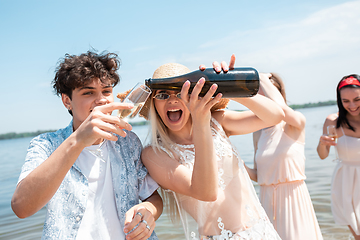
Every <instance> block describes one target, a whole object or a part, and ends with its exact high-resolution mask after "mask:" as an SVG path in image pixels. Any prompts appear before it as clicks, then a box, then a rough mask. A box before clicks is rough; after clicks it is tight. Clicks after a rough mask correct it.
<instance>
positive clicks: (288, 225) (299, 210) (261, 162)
mask: <svg viewBox="0 0 360 240" xmlns="http://www.w3.org/2000/svg"><path fill="white" fill-rule="evenodd" d="M285 124H286V123H285V122H284V121H282V122H281V123H279V124H277V125H275V126H273V127H269V128H266V129H262V130H260V131H261V134H260V137H259V141H258V149H257V151H256V155H255V161H256V164H257V176H258V183H259V185H260V202H261V204H262V205H263V207H264V209H265V211H266V213H267V215H268V216H269V218H270V220H271V222H272V223H273V224H274V227H275V229H276V231H277V232H278V233H279V235H280V237H281V238H282V239H283V240H304V239H309V240H310V239H311V240H316V239H323V237H322V234H321V231H320V227H319V224H318V221H317V219H316V215H315V211H314V207H313V204H312V202H311V198H310V194H309V191H308V189H307V186H306V184H305V182H304V180H305V178H306V176H305V153H304V146H305V144H304V143H302V142H298V141H295V140H294V139H292V138H291V137H289V136H288V135H287V134H286V133H285V132H284V130H283V128H284V126H285Z"/></svg>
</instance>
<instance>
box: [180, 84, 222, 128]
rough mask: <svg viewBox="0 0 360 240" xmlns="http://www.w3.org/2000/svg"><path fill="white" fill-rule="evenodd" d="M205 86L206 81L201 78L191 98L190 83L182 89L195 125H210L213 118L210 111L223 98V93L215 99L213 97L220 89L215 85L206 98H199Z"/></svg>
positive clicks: (183, 98) (182, 95) (183, 97)
mask: <svg viewBox="0 0 360 240" xmlns="http://www.w3.org/2000/svg"><path fill="white" fill-rule="evenodd" d="M204 84H205V79H204V78H200V79H199V81H198V82H197V83H196V85H195V87H194V89H193V91H192V93H191V95H190V96H188V95H189V89H190V82H189V81H186V82H185V83H184V85H183V87H182V89H181V99H182V100H183V101H184V103H185V105H186V106H187V108H188V109H189V111H190V113H191V117H192V119H193V121H194V122H193V123H194V124H196V123H199V124H206V123H209V122H210V118H211V112H210V109H211V108H212V107H213V106H214V105H215V104H216V103H217V102H219V101H220V99H221V97H222V94H221V93H218V94H217V95H216V96H215V97H214V98H213V97H212V96H213V95H214V94H215V92H216V90H217V88H218V86H217V84H213V85H212V86H211V87H210V89H209V90H208V92H207V93H206V94H205V96H204V97H199V94H200V92H201V90H202V88H203V87H204Z"/></svg>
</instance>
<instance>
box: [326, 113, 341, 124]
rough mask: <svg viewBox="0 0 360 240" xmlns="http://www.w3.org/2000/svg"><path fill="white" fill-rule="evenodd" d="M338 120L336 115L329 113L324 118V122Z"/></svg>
mask: <svg viewBox="0 0 360 240" xmlns="http://www.w3.org/2000/svg"><path fill="white" fill-rule="evenodd" d="M337 119H338V114H337V113H331V114H329V115H328V116H327V117H326V121H333V122H334V121H336V120H337Z"/></svg>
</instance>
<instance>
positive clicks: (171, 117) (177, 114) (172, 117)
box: [154, 90, 190, 132]
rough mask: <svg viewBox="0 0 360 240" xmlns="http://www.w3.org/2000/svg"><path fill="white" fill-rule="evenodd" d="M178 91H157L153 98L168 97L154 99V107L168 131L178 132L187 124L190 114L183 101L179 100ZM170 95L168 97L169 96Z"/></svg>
mask: <svg viewBox="0 0 360 240" xmlns="http://www.w3.org/2000/svg"><path fill="white" fill-rule="evenodd" d="M178 93H180V92H178V91H164V90H158V91H156V93H155V96H157V95H158V96H159V95H161V96H162V97H169V98H167V99H157V98H156V97H155V98H154V106H155V109H156V111H157V112H158V114H159V116H160V118H161V119H162V121H163V122H164V124H165V125H166V126H167V127H168V128H169V130H170V131H174V132H176V131H180V130H182V129H183V128H184V126H185V125H186V124H187V122H188V120H189V117H190V112H189V110H188V108H187V107H186V105H185V103H184V101H183V100H182V99H180V98H179V97H180V94H179V95H178V96H179V97H178V96H177V94H178ZM169 95H170V96H169Z"/></svg>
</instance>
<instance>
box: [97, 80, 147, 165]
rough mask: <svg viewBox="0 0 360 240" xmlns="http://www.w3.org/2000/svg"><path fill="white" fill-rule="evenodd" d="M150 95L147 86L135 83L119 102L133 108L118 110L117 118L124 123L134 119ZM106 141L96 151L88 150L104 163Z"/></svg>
mask: <svg viewBox="0 0 360 240" xmlns="http://www.w3.org/2000/svg"><path fill="white" fill-rule="evenodd" d="M150 94H151V90H150V88H149V87H148V86H146V85H145V84H143V83H137V84H136V85H135V86H134V87H133V88H132V89H131V91H130V92H129V93H128V94H127V95H126V97H125V98H124V99H123V100H122V101H121V102H122V103H132V104H133V105H134V107H133V108H131V109H119V112H118V117H119V118H120V119H123V120H125V121H128V120H129V119H132V118H134V117H135V116H136V115H137V114H138V113H139V112H140V110H141V108H142V107H143V106H144V104H145V102H146V100H147V99H148V97H149V96H150ZM107 141H108V140H104V141H103V142H102V143H101V144H100V145H99V147H98V148H97V149H95V150H90V152H91V153H92V154H94V155H95V156H96V157H99V158H100V159H102V160H103V161H105V159H103V154H102V147H103V146H104V144H105V143H106V142H107Z"/></svg>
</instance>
